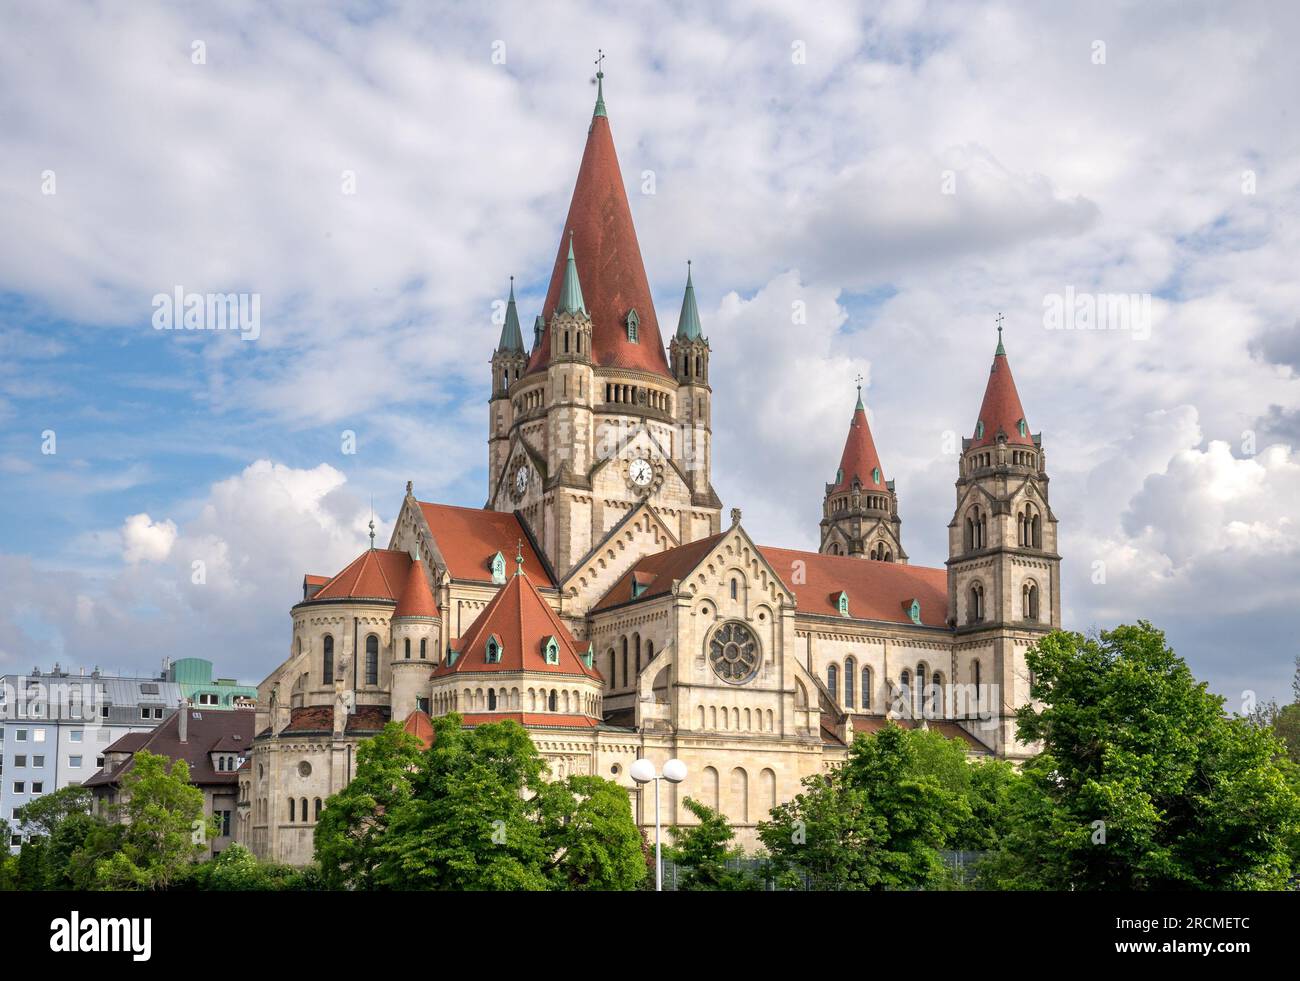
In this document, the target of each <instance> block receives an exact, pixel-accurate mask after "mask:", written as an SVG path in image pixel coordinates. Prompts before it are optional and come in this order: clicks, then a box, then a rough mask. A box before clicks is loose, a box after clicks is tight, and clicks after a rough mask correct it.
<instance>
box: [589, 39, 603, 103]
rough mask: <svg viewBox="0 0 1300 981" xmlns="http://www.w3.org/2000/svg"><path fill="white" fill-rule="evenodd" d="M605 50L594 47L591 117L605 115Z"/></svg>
mask: <svg viewBox="0 0 1300 981" xmlns="http://www.w3.org/2000/svg"><path fill="white" fill-rule="evenodd" d="M604 79H605V52H604V51H602V50H601V49H600V48H597V49H596V108H595V110H594V111H593V112H592V114H591V118H592V119H595V118H596V117H597V116H604V115H605V81H604Z"/></svg>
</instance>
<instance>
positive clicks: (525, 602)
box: [434, 573, 600, 680]
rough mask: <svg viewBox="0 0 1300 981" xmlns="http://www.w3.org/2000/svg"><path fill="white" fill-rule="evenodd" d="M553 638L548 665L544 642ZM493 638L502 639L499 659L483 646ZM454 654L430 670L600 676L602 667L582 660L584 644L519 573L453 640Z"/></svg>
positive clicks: (440, 671)
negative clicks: (553, 657) (554, 656)
mask: <svg viewBox="0 0 1300 981" xmlns="http://www.w3.org/2000/svg"><path fill="white" fill-rule="evenodd" d="M550 637H554V638H555V639H556V641H557V643H558V646H559V663H558V664H547V663H546V656H545V651H544V648H545V645H546V641H547V640H548V638H550ZM492 638H496V640H497V641H498V642H499V643H500V644H501V658H500V660H499V661H495V662H489V661H488V660H487V645H488V641H489V640H490V639H492ZM451 646H452V650H454V651H455V652H456V659H455V661H453V662H452V663H451V664H447V663H446V662H445V661H444V662H443V663H442V664H441V665H439V667H438V668H437V669H436V670H435V671H434V675H435V677H442V676H445V675H449V674H459V673H474V674H477V673H481V672H491V673H498V672H519V671H539V672H544V673H546V674H564V675H581V676H583V677H587V678H595V679H598V680H599V678H600V672H599V671H597V670H596V668H595V667H594V666H593V667H590V668H589V667H587V665H586V664H585V663H583V660H582V654H583V653H584V652H585V651H586V646H585V645H579V644H578V642H577V641H575V640H574V639H573V636H572V635H571V634H570V633H569V631H568V628H567V627H565V626H564V624H563V622H561V620H560V618H559V617H558V616H556V615H555V611H554V610H552V609H551V607H550V604H549V603H547V602H546V600H544V599H543V598H542V595H541V593H539V592H538V591H537V587H536V586H534V585H533V583H532V580H530V579H529V578H528V575H527V573H524V574H523V575H512V576H510V578H509V579H507V580H506V584H505V586H503V587H502V588H501V590H500V591H499V592H498V593H497V594H496V595H495V596H494V597H492V602H490V603H488V605H487V606H485V607H484V608H483V611H482V612H481V613H479V615H478V617H477V618H475V620H474V622H473V623H472V624H470V627H469V630H467V631H466V632H465V634H464V636H462V637H461V638H459V639H458V640H454V641H452V644H451Z"/></svg>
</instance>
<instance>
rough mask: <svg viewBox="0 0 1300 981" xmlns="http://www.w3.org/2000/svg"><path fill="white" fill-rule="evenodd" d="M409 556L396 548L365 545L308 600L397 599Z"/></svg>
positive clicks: (409, 560) (404, 577) (409, 561)
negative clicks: (362, 550) (345, 566)
mask: <svg viewBox="0 0 1300 981" xmlns="http://www.w3.org/2000/svg"><path fill="white" fill-rule="evenodd" d="M410 564H411V557H410V556H409V555H407V554H406V552H403V551H401V550H400V549H388V548H368V549H366V550H365V551H364V552H362V553H361V554H360V555H358V556H357V557H356V558H355V559H353V560H352V561H351V562H350V563H348V566H347V568H346V569H344V570H343V571H342V572H340V573H339V574H338V575H337V576H334V577H333V578H332V579H330V581H329V582H328V583H326V584H325V585H324V586H322V587H321V589H320V591H319V592H318V593H316V595H315V596H313V597H312V600H326V599H335V600H337V599H389V600H395V599H397V591H398V590H399V589H401V588H402V583H403V582H404V581H405V580H406V570H407V567H408V566H410Z"/></svg>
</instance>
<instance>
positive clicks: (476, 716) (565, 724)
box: [461, 712, 600, 729]
mask: <svg viewBox="0 0 1300 981" xmlns="http://www.w3.org/2000/svg"><path fill="white" fill-rule="evenodd" d="M461 719H462V721H463V722H464V724H465V725H467V726H483V725H491V724H492V723H493V722H504V721H505V720H506V719H510V720H512V721H514V722H518V723H519V724H520V725H522V726H536V727H538V728H542V729H594V728H596V726H598V725H600V720H599V719H592V718H588V717H587V716H585V715H558V714H556V713H554V712H475V713H471V714H470V715H465V716H462V717H461Z"/></svg>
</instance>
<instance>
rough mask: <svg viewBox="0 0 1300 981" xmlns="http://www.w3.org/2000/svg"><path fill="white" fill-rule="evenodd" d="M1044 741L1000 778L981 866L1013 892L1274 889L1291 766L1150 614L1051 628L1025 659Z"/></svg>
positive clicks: (1280, 874) (1033, 736)
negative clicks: (1112, 625) (1000, 810)
mask: <svg viewBox="0 0 1300 981" xmlns="http://www.w3.org/2000/svg"><path fill="white" fill-rule="evenodd" d="M1027 663H1028V666H1029V669H1030V671H1031V672H1032V673H1033V674H1032V676H1033V678H1034V682H1033V686H1032V692H1031V693H1032V696H1033V698H1034V699H1035V702H1034V703H1031V704H1029V705H1026V706H1025V707H1023V708H1022V709H1021V710H1020V711H1019V714H1018V718H1017V722H1018V727H1019V735H1020V738H1021V739H1022V740H1023V741H1026V742H1039V741H1041V743H1042V752H1041V753H1040V754H1038V755H1037V756H1036V757H1034V758H1033V759H1031V760H1030V761H1028V762H1027V763H1026V764H1025V767H1024V770H1023V776H1024V780H1023V781H1022V782H1021V783H1020V784H1019V785H1018V786H1015V787H1013V788H1012V789H1011V794H1010V798H1009V800H1010V813H1011V816H1012V820H1011V822H1010V825H1009V830H1008V833H1007V834H1006V835H1005V836H1004V837H1003V839H1002V847H1001V848H1000V849H999V851H998V852H997V854H996V855H995V856H994V857H993V858H992V859H991V860H990V861H989V862H988V863H987V864H986V866H985V868H984V870H983V880H984V882H985V884H987V885H989V886H992V887H995V888H1016V889H1023V888H1028V889H1036V888H1044V889H1089V890H1100V889H1123V890H1140V889H1274V888H1282V887H1283V886H1284V885H1285V884H1286V882H1287V880H1288V877H1289V876H1290V874H1291V856H1292V854H1293V852H1294V850H1295V847H1296V836H1297V833H1300V797H1298V796H1297V793H1296V771H1295V768H1294V766H1293V764H1291V763H1290V762H1289V761H1288V760H1287V759H1286V756H1285V753H1284V748H1283V747H1282V745H1281V744H1280V743H1279V742H1278V741H1277V740H1276V739H1275V738H1274V737H1273V735H1272V734H1271V733H1270V732H1268V731H1267V730H1264V729H1261V728H1259V727H1258V726H1255V725H1252V724H1251V723H1250V722H1249V721H1248V720H1246V719H1242V718H1229V717H1227V716H1225V714H1224V712H1223V703H1222V699H1221V698H1219V697H1218V696H1216V695H1213V694H1211V693H1210V692H1209V691H1208V690H1207V689H1206V686H1205V685H1204V684H1198V683H1197V682H1196V680H1195V679H1194V678H1193V677H1192V674H1191V671H1190V670H1189V669H1188V667H1187V665H1186V664H1185V663H1184V662H1183V660H1182V659H1181V658H1179V657H1178V656H1177V655H1175V654H1174V652H1173V651H1172V650H1171V649H1170V648H1169V647H1168V646H1167V644H1166V643H1165V638H1164V634H1163V633H1161V632H1160V631H1159V630H1156V629H1155V628H1153V627H1152V626H1151V625H1150V624H1149V623H1146V622H1140V623H1138V624H1137V625H1135V626H1121V627H1118V628H1116V629H1115V630H1113V631H1103V632H1102V633H1101V634H1100V635H1099V636H1098V637H1097V638H1091V639H1090V638H1085V637H1083V636H1082V635H1080V634H1077V633H1067V632H1064V631H1056V632H1054V633H1052V634H1050V635H1049V636H1047V637H1046V638H1044V639H1043V640H1041V641H1040V642H1039V643H1038V644H1037V645H1036V647H1035V648H1034V649H1031V650H1030V652H1029V654H1028V656H1027Z"/></svg>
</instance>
